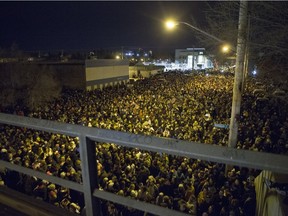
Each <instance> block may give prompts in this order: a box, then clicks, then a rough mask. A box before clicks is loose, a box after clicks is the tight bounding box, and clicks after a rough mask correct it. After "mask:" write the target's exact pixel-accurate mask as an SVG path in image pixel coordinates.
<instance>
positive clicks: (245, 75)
mask: <svg viewBox="0 0 288 216" xmlns="http://www.w3.org/2000/svg"><path fill="white" fill-rule="evenodd" d="M249 36H250V15H248V26H247V32H246V46H245V63H244V73H243V80H244V81H243V86H242V89H243V91H245V87H246V83H247V77H248V66H249V41H250V39H249Z"/></svg>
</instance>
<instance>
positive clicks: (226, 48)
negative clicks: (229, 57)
mask: <svg viewBox="0 0 288 216" xmlns="http://www.w3.org/2000/svg"><path fill="white" fill-rule="evenodd" d="M229 50H230V48H229V46H228V45H225V46H223V47H222V51H223V52H224V53H227V52H228V51H229Z"/></svg>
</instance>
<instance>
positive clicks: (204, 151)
mask: <svg viewBox="0 0 288 216" xmlns="http://www.w3.org/2000/svg"><path fill="white" fill-rule="evenodd" d="M0 123H1V124H7V125H14V126H19V127H25V128H30V129H36V130H41V131H46V132H50V133H57V134H63V135H67V136H73V137H79V141H80V144H79V145H80V159H81V169H82V180H83V184H78V183H76V182H72V181H68V180H65V179H62V178H60V177H56V176H50V175H47V174H45V173H42V172H39V171H35V170H32V169H29V168H25V167H22V166H19V165H15V164H12V163H9V162H6V161H2V160H0V165H1V166H4V167H6V168H8V169H11V170H15V171H17V172H20V173H24V174H27V175H30V176H35V177H37V178H40V179H45V180H47V181H50V182H52V183H54V184H58V185H60V186H63V187H66V188H71V189H73V190H76V191H79V192H82V193H84V199H85V209H86V214H87V215H89V216H90V215H91V216H92V215H101V212H100V206H99V202H98V201H99V200H98V199H97V198H100V199H104V200H109V201H112V202H115V203H118V204H121V205H125V206H128V207H131V208H134V209H138V210H142V211H145V212H149V213H152V214H156V215H173V216H177V215H179V216H180V215H186V214H184V213H181V212H178V211H174V210H170V209H167V208H163V207H160V206H156V205H153V204H149V203H146V202H141V201H139V200H134V199H131V198H128V197H123V196H119V195H116V194H113V193H110V192H107V191H103V190H99V189H98V188H97V187H98V184H97V182H98V176H97V164H96V157H97V156H96V152H95V145H97V142H106V143H114V144H118V145H121V146H125V147H132V148H139V149H142V150H147V151H153V152H162V153H167V154H170V155H176V156H183V157H188V158H195V159H200V160H206V161H211V162H217V163H225V164H230V165H236V166H240V167H248V168H254V169H260V170H270V171H273V172H278V173H285V174H288V166H287V164H288V157H287V156H283V155H276V154H270V153H262V152H254V151H248V150H241V149H232V148H229V147H223V146H216V145H209V144H201V143H195V142H189V141H182V140H176V139H170V138H159V137H153V136H145V135H137V134H132V133H125V132H119V131H113V130H106V129H99V128H90V127H84V126H81V125H74V124H66V123H60V122H55V121H48V120H42V119H36V118H29V117H23V116H17V115H9V114H4V113H0ZM94 141H96V144H95V142H94Z"/></svg>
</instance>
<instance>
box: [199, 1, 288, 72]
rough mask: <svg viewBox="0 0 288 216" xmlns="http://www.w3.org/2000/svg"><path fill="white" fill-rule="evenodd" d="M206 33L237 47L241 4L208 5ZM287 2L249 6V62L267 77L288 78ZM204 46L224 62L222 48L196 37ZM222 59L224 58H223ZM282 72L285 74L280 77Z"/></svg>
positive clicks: (258, 2)
mask: <svg viewBox="0 0 288 216" xmlns="http://www.w3.org/2000/svg"><path fill="white" fill-rule="evenodd" d="M207 4H208V9H207V11H206V12H205V13H206V19H207V23H208V25H207V27H206V28H205V31H207V32H209V33H211V34H213V35H215V36H216V37H218V38H221V39H222V40H224V41H227V43H229V44H231V45H234V46H235V44H236V39H237V21H238V13H239V2H235V1H227V2H212V3H211V2H208V3H207ZM287 6H288V2H285V1H278V2H274V1H273V2H272V1H271V2H268V1H262V2H261V1H255V2H249V7H248V10H249V12H248V13H249V17H250V29H249V53H250V55H249V61H250V65H254V64H255V65H257V66H258V68H260V69H262V71H265V72H266V76H267V75H269V74H270V75H271V74H272V73H273V76H276V74H281V76H283V75H285V73H284V71H286V69H287V65H288V64H287V62H288V61H287V60H288V59H287V58H288V55H287V54H288V48H286V47H288V25H287V20H288V14H287ZM197 37H198V39H199V40H200V41H201V43H202V45H203V46H205V47H207V48H208V49H210V50H212V51H213V52H214V54H215V55H216V57H217V58H218V59H221V53H220V51H219V50H220V44H219V43H217V42H215V41H213V40H211V39H210V38H205V37H203V35H197ZM222 57H223V54H222ZM278 72H282V73H278Z"/></svg>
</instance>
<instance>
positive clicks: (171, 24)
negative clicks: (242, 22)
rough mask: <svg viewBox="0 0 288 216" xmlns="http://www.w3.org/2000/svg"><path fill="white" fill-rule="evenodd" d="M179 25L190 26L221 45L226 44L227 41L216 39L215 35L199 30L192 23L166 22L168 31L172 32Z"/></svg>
mask: <svg viewBox="0 0 288 216" xmlns="http://www.w3.org/2000/svg"><path fill="white" fill-rule="evenodd" d="M179 24H184V25H186V26H188V27H190V28H192V29H194V30H196V31H198V32H200V33H202V34H204V35H206V36H208V37H210V38H213V39H214V40H216V41H218V42H220V43H224V42H225V41H223V40H221V39H219V38H217V37H215V36H214V35H211V34H209V33H207V32H205V31H203V30H201V29H199V28H197V27H196V26H193V25H191V24H190V23H187V22H179V21H174V20H168V21H166V22H165V25H166V27H167V29H170V30H171V29H174V28H175V27H176V26H177V25H179Z"/></svg>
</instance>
